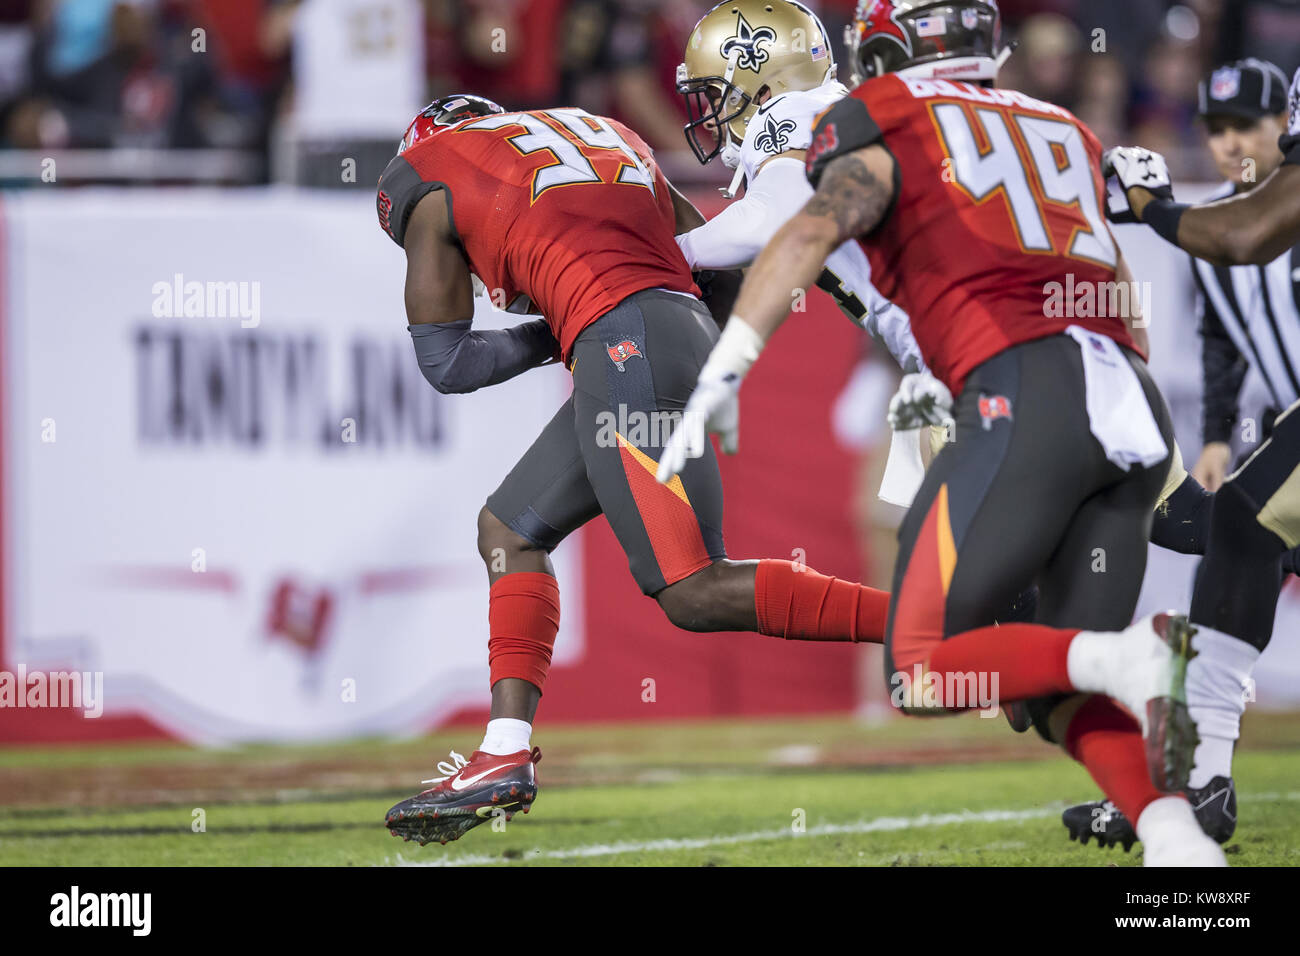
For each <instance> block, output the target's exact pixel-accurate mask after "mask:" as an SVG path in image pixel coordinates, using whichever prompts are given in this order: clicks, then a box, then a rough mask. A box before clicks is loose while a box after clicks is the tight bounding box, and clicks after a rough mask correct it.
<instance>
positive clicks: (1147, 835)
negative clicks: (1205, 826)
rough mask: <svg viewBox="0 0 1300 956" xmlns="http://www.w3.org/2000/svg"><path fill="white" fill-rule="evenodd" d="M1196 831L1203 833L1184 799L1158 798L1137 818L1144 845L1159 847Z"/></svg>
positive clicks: (1138, 832)
mask: <svg viewBox="0 0 1300 956" xmlns="http://www.w3.org/2000/svg"><path fill="white" fill-rule="evenodd" d="M1189 828H1191V830H1195V831H1196V832H1197V833H1200V832H1201V825H1200V824H1199V823H1197V822H1196V814H1194V813H1193V812H1192V805H1191V804H1190V803H1188V802H1187V800H1186V799H1184V798H1183V797H1177V796H1173V795H1170V796H1168V797H1157V798H1156V799H1155V800H1152V801H1151V802H1150V803H1148V804H1147V805H1146V807H1145V808H1144V809H1143V810H1142V814H1141V816H1139V817H1138V818H1137V826H1136V829H1137V835H1138V839H1139V840H1141V841H1142V842H1143V843H1146V844H1150V845H1158V844H1160V843H1164V842H1168V841H1170V840H1177V839H1178V838H1179V837H1181V836H1183V835H1185V834H1187V833H1188V832H1190V831H1189Z"/></svg>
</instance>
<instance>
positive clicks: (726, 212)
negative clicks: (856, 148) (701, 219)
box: [677, 150, 812, 269]
mask: <svg viewBox="0 0 1300 956" xmlns="http://www.w3.org/2000/svg"><path fill="white" fill-rule="evenodd" d="M799 152H800V153H802V152H803V151H802V150H799ZM811 196H812V187H811V186H809V185H808V180H807V178H806V177H805V175H804V167H803V160H801V159H797V158H796V157H795V156H793V155H791V153H783V154H781V155H780V156H776V157H773V158H772V159H770V160H768V161H767V162H766V163H764V164H763V167H762V168H761V169H760V170H759V171H758V174H757V175H756V176H755V177H754V181H753V182H752V183H749V185H747V186H746V187H745V195H744V197H743V198H741V199H737V200H735V201H734V202H732V203H730V204H729V205H728V206H727V208H725V209H723V210H722V212H720V213H718V214H717V215H716V216H714V217H713V218H712V219H710V220H709V221H708V222H706V223H704V224H703V225H701V226H698V227H696V228H695V229H692V230H690V231H689V232H687V233H685V234H683V235H679V236H678V237H677V245H678V246H680V247H681V250H682V255H683V256H685V257H686V261H687V262H688V263H690V266H691V268H692V269H736V268H741V267H745V266H748V265H749V264H750V263H751V262H753V261H754V259H755V258H756V257H757V256H758V254H759V253H760V252H762V251H763V247H764V246H765V245H767V243H768V242H769V241H771V239H772V236H773V235H775V234H776V231H777V230H778V229H779V228H780V227H781V225H782V224H783V223H785V222H787V221H788V220H789V219H791V218H792V217H793V216H795V215H796V214H797V213H798V212H799V210H800V209H802V208H803V205H804V203H805V202H807V201H808V199H809V198H811Z"/></svg>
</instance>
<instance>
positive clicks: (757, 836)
mask: <svg viewBox="0 0 1300 956" xmlns="http://www.w3.org/2000/svg"><path fill="white" fill-rule="evenodd" d="M1058 813H1060V811H1059V810H1056V809H1038V810H983V811H980V812H978V813H976V812H973V811H970V810H966V811H963V812H961V813H934V814H931V813H923V814H921V815H920V816H916V817H878V818H876V819H875V820H863V821H860V822H858V823H825V824H821V825H820V826H815V827H809V828H808V830H807V831H806V832H804V833H795V832H794V831H793V830H791V829H790V828H789V827H784V828H782V829H779V830H757V831H754V832H752V833H733V834H729V835H726V836H713V837H696V838H688V839H669V840H646V841H644V842H640V843H630V842H629V843H595V844H592V845H590V846H575V847H569V848H568V849H564V850H532V851H529V852H526V853H524V854H522V855H521V856H519V857H517V858H515V859H514V860H507V859H503V858H502V857H501V856H500V855H499V854H498V855H496V856H483V855H478V856H458V857H454V858H451V859H446V860H427V861H425V860H421V861H415V860H404V859H402V858H401V857H400V856H399V857H398V858H397V860H396V861H395V863H396V865H397V866H483V865H485V864H491V863H514V862H520V863H527V862H531V861H533V860H577V859H590V858H592V857H601V856H616V855H618V854H620V853H648V852H671V851H674V850H704V849H708V848H709V847H715V846H735V845H736V844H740V843H761V842H763V841H765V840H794V839H799V840H806V839H808V838H809V837H821V836H838V835H841V834H854V833H881V832H894V831H897V830H913V829H919V828H923V827H942V826H950V825H952V824H954V823H1004V822H1009V821H1010V822H1018V821H1021V820H1034V819H1038V818H1041V817H1050V816H1055V815H1056V814H1058Z"/></svg>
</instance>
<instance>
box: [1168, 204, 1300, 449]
mask: <svg viewBox="0 0 1300 956" xmlns="http://www.w3.org/2000/svg"><path fill="white" fill-rule="evenodd" d="M1231 194H1232V185H1231V184H1230V183H1227V184H1224V188H1223V189H1221V190H1219V191H1218V192H1216V193H1215V194H1214V196H1213V197H1212V198H1214V199H1222V198H1223V197H1225V196H1229V195H1231ZM1192 274H1193V275H1194V276H1195V277H1196V285H1197V289H1198V291H1199V293H1200V294H1199V295H1198V296H1197V299H1198V305H1199V313H1200V316H1199V317H1200V327H1201V336H1202V351H1201V365H1202V372H1203V374H1204V378H1205V392H1204V399H1203V411H1204V419H1203V425H1202V439H1203V440H1204V441H1205V442H1212V441H1221V442H1226V441H1228V440H1229V438H1230V436H1231V432H1232V429H1233V426H1234V425H1236V422H1237V415H1238V397H1239V395H1240V393H1241V384H1242V381H1243V380H1244V379H1245V377H1246V371H1247V369H1248V368H1249V367H1251V366H1253V367H1254V368H1255V369H1256V370H1257V371H1258V372H1259V375H1260V377H1261V378H1262V379H1263V380H1264V384H1265V385H1266V386H1267V387H1268V390H1269V393H1270V395H1271V398H1272V405H1273V407H1274V408H1275V409H1279V410H1280V409H1284V408H1286V407H1288V406H1289V405H1291V404H1292V403H1293V402H1295V401H1296V400H1297V399H1300V246H1297V247H1296V248H1295V249H1291V250H1289V251H1287V252H1285V253H1283V254H1282V255H1281V256H1279V257H1278V258H1276V259H1274V260H1273V261H1272V262H1270V263H1269V264H1268V265H1266V266H1215V265H1211V264H1210V263H1208V262H1205V261H1204V260H1202V259H1196V258H1193V259H1192Z"/></svg>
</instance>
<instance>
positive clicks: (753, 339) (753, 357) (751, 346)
mask: <svg viewBox="0 0 1300 956" xmlns="http://www.w3.org/2000/svg"><path fill="white" fill-rule="evenodd" d="M763 345H764V342H763V337H762V336H761V335H759V334H758V333H757V332H755V331H754V327H753V326H752V325H750V324H749V323H748V322H746V321H745V320H744V319H742V318H741V317H740V316H738V315H736V313H734V312H733V313H732V314H731V318H730V319H728V320H727V324H726V326H725V327H724V328H723V330H722V334H721V335H719V336H718V341H717V342H715V343H714V345H713V351H712V352H710V353H709V358H708V360H707V361H706V362H705V363H704V367H703V368H702V369H700V378H701V379H706V378H719V379H720V378H725V377H726V376H728V375H735V376H736V377H737V378H744V377H745V374H746V373H747V372H748V371H749V368H750V366H751V365H753V364H754V363H755V362H757V361H758V356H759V353H760V352H762V351H763Z"/></svg>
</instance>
